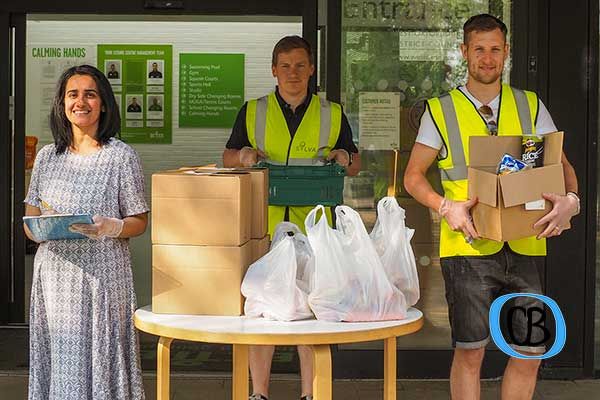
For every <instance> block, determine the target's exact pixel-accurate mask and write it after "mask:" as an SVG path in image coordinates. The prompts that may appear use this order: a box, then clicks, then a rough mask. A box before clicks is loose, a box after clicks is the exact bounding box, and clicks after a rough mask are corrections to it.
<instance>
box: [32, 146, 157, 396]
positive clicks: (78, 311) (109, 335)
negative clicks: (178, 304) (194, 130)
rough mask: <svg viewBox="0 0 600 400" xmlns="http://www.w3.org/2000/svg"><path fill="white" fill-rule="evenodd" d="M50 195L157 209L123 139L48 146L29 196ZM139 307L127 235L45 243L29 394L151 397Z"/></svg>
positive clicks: (101, 210)
mask: <svg viewBox="0 0 600 400" xmlns="http://www.w3.org/2000/svg"><path fill="white" fill-rule="evenodd" d="M42 200H43V201H44V202H45V203H47V204H48V205H50V206H52V207H53V208H54V209H55V210H56V211H57V212H58V213H74V214H76V213H87V214H91V215H94V214H98V215H103V216H107V217H116V218H124V217H127V216H132V215H136V214H141V213H145V212H147V211H148V210H149V209H148V205H147V203H146V200H145V198H144V177H143V174H142V167H141V163H140V159H139V157H138V155H137V154H136V152H135V151H134V150H133V149H132V148H131V147H129V146H128V145H126V144H125V143H123V142H121V141H119V140H117V139H111V140H110V142H109V143H107V144H106V145H104V146H102V147H101V148H100V150H99V151H98V152H96V153H94V154H90V155H78V154H73V153H70V152H69V151H68V150H67V151H66V152H65V153H63V154H60V155H57V154H56V151H55V146H54V145H47V146H44V147H43V148H42V149H41V150H40V152H39V153H38V155H37V158H36V161H35V165H34V168H33V173H32V177H31V183H30V187H29V192H28V194H27V197H26V198H25V202H26V203H27V204H30V205H32V206H35V207H39V208H40V209H41V208H42V207H41V202H42ZM135 309H136V299H135V293H134V286H133V277H132V271H131V256H130V253H129V244H128V240H126V239H112V238H103V239H100V240H92V239H82V240H56V241H48V242H45V243H42V244H41V245H40V247H39V249H38V251H37V253H36V255H35V262H34V271H33V284H32V288H31V310H30V330H31V333H30V375H29V399H30V400H38V399H39V400H71V399H72V400H85V399H94V400H117V399H118V400H128V399H135V400H138V399H144V389H143V385H142V375H141V368H140V358H139V351H138V349H139V347H138V345H139V343H138V336H137V333H136V331H135V328H134V326H133V313H134V311H135Z"/></svg>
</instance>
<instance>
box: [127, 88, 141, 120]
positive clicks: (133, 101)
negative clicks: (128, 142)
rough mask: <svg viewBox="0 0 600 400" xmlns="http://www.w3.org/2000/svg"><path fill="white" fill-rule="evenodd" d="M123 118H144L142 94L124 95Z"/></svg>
mask: <svg viewBox="0 0 600 400" xmlns="http://www.w3.org/2000/svg"><path fill="white" fill-rule="evenodd" d="M125 107H126V108H125V119H143V118H144V112H143V110H144V95H142V94H128V95H126V96H125Z"/></svg>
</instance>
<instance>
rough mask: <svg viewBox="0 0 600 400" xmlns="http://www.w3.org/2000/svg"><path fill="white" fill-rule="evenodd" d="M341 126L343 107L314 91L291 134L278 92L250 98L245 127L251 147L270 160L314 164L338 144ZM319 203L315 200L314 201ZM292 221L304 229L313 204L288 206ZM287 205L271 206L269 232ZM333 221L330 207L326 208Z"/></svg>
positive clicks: (281, 218)
mask: <svg viewBox="0 0 600 400" xmlns="http://www.w3.org/2000/svg"><path fill="white" fill-rule="evenodd" d="M341 126H342V107H341V106H340V105H339V104H337V103H333V102H330V101H327V100H323V99H320V98H319V96H317V95H312V97H311V99H310V103H309V105H308V108H307V109H306V112H305V113H304V117H303V118H302V121H301V122H300V125H299V126H298V130H297V131H296V133H295V134H294V137H293V138H292V135H291V134H290V131H289V129H288V126H287V123H286V121H285V117H284V115H283V112H282V111H281V107H280V106H279V103H278V102H277V97H276V95H275V93H274V92H273V93H271V94H269V95H268V96H264V97H261V98H259V99H256V100H250V101H249V102H248V106H247V109H246V130H247V131H248V139H249V141H250V144H252V147H253V148H255V149H259V150H261V151H263V152H264V153H265V154H266V156H267V161H268V162H270V163H272V164H280V165H314V164H315V162H317V161H318V160H322V159H323V158H325V157H327V155H328V154H329V153H330V152H331V149H332V148H333V146H335V144H336V142H337V140H338V137H339V135H340V129H341ZM315 205H316V204H315ZM287 208H288V209H289V221H290V222H292V223H294V224H296V225H298V227H299V228H300V229H301V230H302V231H303V232H304V220H305V218H306V216H307V215H308V213H309V212H310V210H312V209H313V208H314V207H312V206H306V207H304V206H303V207H287ZM285 209H286V207H285V206H269V235H271V237H272V236H273V233H274V232H275V226H277V224H278V223H280V222H281V221H283V219H284V217H285ZM326 214H327V219H328V220H329V224H330V225H331V211H330V210H329V208H327V209H326Z"/></svg>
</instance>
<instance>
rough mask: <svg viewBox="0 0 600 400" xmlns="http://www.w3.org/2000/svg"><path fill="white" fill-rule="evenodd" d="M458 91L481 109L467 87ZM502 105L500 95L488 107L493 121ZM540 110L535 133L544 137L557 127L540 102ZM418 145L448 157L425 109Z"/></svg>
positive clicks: (478, 102) (495, 119) (480, 103)
mask: <svg viewBox="0 0 600 400" xmlns="http://www.w3.org/2000/svg"><path fill="white" fill-rule="evenodd" d="M458 90H460V91H461V92H463V93H464V94H465V95H466V96H467V97H468V98H469V100H471V101H472V102H473V104H475V108H479V107H481V106H482V105H483V103H482V102H480V101H479V100H477V99H476V98H475V97H474V96H473V95H472V94H471V93H469V91H468V90H467V88H466V86H459V88H458ZM499 104H500V94H498V96H496V97H495V98H494V100H492V101H491V102H489V103H488V106H489V107H490V108H491V109H492V114H493V116H492V118H491V120H494V121H498V105H499ZM539 104H540V105H539V110H538V117H537V122H536V124H535V131H536V134H538V135H544V134H546V133H550V132H556V131H557V129H556V125H554V121H552V117H551V116H550V113H549V112H548V109H547V108H546V106H545V105H544V103H542V101H541V100H540V101H539ZM416 142H417V143H421V144H424V145H425V146H429V147H433V148H434V149H436V150H441V151H440V157H442V158H443V157H446V149H445V148H442V146H443V144H444V142H443V141H442V138H441V137H440V134H439V132H438V130H437V128H436V127H435V124H434V123H433V119H432V118H431V114H430V113H429V109H427V108H426V109H425V112H424V113H423V115H422V116H421V125H420V126H419V133H418V135H417V139H416Z"/></svg>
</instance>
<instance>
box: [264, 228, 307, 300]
mask: <svg viewBox="0 0 600 400" xmlns="http://www.w3.org/2000/svg"><path fill="white" fill-rule="evenodd" d="M289 236H291V237H292V238H293V242H294V249H295V250H296V266H297V272H296V284H297V285H298V287H300V289H302V290H303V291H304V292H305V293H306V295H307V296H308V293H309V292H310V287H309V285H310V282H311V275H312V271H313V270H314V263H315V262H314V256H313V251H312V249H311V247H310V244H309V243H308V238H307V237H306V235H304V234H303V233H302V231H301V230H300V228H298V226H297V225H296V224H294V223H291V222H287V221H284V222H280V223H279V224H277V226H276V227H275V232H274V233H273V241H272V242H271V248H273V246H274V245H276V244H277V243H278V242H279V241H280V240H282V239H283V238H285V237H289Z"/></svg>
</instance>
